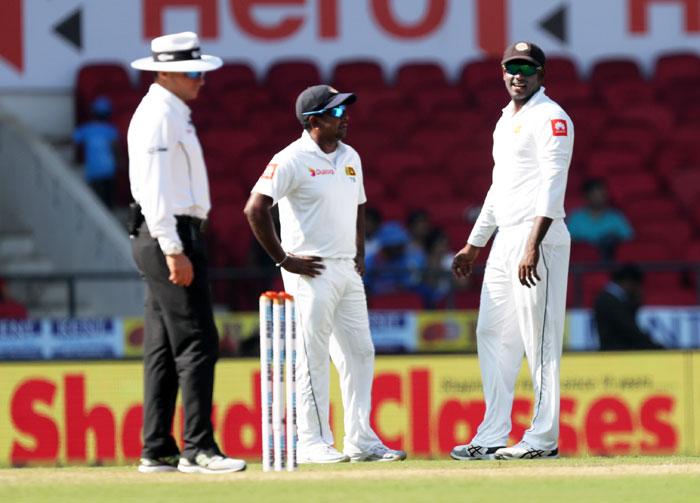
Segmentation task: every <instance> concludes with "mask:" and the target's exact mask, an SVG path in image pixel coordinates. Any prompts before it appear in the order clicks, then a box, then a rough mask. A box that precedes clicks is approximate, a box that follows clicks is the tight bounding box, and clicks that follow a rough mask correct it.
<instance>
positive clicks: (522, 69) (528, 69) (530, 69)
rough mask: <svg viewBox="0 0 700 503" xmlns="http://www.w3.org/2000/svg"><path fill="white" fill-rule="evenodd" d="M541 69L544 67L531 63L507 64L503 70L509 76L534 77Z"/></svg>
mask: <svg viewBox="0 0 700 503" xmlns="http://www.w3.org/2000/svg"><path fill="white" fill-rule="evenodd" d="M540 68H542V67H541V66H535V65H533V64H531V63H506V64H505V65H503V69H504V70H505V71H506V73H507V74H508V75H523V76H525V77H532V76H533V75H534V74H536V73H537V70H539V69H540Z"/></svg>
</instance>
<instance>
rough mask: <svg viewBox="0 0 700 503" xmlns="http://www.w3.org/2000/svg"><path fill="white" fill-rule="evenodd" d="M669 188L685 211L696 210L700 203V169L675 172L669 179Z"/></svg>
mask: <svg viewBox="0 0 700 503" xmlns="http://www.w3.org/2000/svg"><path fill="white" fill-rule="evenodd" d="M669 183H670V188H671V190H672V191H673V193H674V194H675V196H676V197H677V198H678V200H679V201H680V202H681V203H683V205H684V206H685V207H686V209H691V208H696V207H697V204H698V201H700V169H689V170H684V171H676V172H674V173H673V174H672V176H671V177H670V179H669Z"/></svg>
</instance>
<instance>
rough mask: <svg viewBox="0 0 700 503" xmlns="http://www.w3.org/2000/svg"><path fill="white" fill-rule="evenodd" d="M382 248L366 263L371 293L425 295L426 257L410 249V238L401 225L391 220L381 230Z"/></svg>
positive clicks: (379, 234) (378, 237)
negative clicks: (424, 274)
mask: <svg viewBox="0 0 700 503" xmlns="http://www.w3.org/2000/svg"><path fill="white" fill-rule="evenodd" d="M377 240H378V242H379V249H378V250H377V251H375V252H374V253H372V254H369V255H368V256H367V259H366V261H365V265H366V270H365V271H366V272H365V286H366V288H367V291H368V292H369V293H370V294H384V293H394V292H400V291H414V292H417V293H422V292H421V275H422V272H423V268H424V267H425V264H426V258H425V254H424V253H423V252H421V251H420V250H419V249H417V248H414V247H411V246H409V243H410V236H409V235H408V232H407V231H406V229H405V228H404V227H403V226H402V225H401V223H399V222H396V221H389V222H385V223H384V224H382V226H381V227H380V228H379V231H377Z"/></svg>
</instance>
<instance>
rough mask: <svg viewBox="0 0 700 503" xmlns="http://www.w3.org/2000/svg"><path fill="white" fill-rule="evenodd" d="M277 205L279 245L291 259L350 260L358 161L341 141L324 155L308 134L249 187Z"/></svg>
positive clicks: (358, 199) (360, 191) (360, 194)
mask: <svg viewBox="0 0 700 503" xmlns="http://www.w3.org/2000/svg"><path fill="white" fill-rule="evenodd" d="M253 192H257V193H259V194H263V195H266V196H269V197H271V198H272V199H273V201H274V203H277V204H278V206H279V214H280V223H281V228H282V247H283V248H284V250H285V251H286V252H289V253H293V254H295V255H310V256H317V257H322V258H354V257H355V254H356V249H357V248H356V243H355V236H356V234H357V231H356V225H357V207H358V205H360V204H364V203H365V202H366V201H367V197H366V196H365V189H364V186H363V178H362V163H361V162H360V156H359V155H358V154H357V151H355V149H354V148H352V147H351V146H349V145H346V144H344V143H342V142H339V143H338V148H337V149H336V151H335V152H333V153H332V154H326V153H325V152H323V151H322V150H321V149H320V148H319V146H318V145H317V144H316V142H315V141H313V139H312V138H311V136H310V135H309V133H308V132H307V131H304V132H303V133H302V135H301V138H299V139H298V140H296V141H295V142H293V143H291V144H290V145H289V146H287V147H286V148H285V149H284V150H282V151H280V152H279V153H277V154H276V155H275V156H274V157H273V158H272V160H271V161H270V164H268V166H267V168H266V169H265V172H264V173H263V175H262V176H261V177H260V179H259V180H258V182H257V183H256V184H255V186H254V187H253Z"/></svg>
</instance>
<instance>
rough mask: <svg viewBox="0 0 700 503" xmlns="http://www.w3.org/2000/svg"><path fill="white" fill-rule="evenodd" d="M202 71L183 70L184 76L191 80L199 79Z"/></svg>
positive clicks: (202, 73)
mask: <svg viewBox="0 0 700 503" xmlns="http://www.w3.org/2000/svg"><path fill="white" fill-rule="evenodd" d="M202 75H204V72H185V77H187V78H188V79H192V80H197V79H201V78H202Z"/></svg>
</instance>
